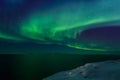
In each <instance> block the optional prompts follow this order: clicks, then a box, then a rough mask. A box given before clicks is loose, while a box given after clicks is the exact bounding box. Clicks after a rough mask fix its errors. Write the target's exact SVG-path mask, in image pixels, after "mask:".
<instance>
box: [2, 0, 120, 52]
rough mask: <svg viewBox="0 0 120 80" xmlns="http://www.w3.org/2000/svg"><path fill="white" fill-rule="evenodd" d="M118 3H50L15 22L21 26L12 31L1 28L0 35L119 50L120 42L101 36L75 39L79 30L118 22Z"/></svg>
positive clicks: (46, 42)
mask: <svg viewBox="0 0 120 80" xmlns="http://www.w3.org/2000/svg"><path fill="white" fill-rule="evenodd" d="M37 7H38V6H37ZM119 7H120V1H119V0H116V1H114V2H113V1H112V0H106V1H104V0H100V1H93V3H92V2H85V1H79V0H78V1H67V2H66V3H64V4H59V5H57V4H56V5H54V6H50V7H49V6H47V9H44V10H41V9H39V7H38V8H35V9H33V10H31V11H30V12H29V14H28V15H27V16H24V18H23V19H22V20H20V21H19V20H18V22H16V23H15V24H17V25H18V27H17V28H15V27H14V28H15V29H13V30H12V31H13V33H12V34H8V32H5V33H3V31H1V33H0V38H2V39H7V40H13V41H18V42H26V41H29V40H30V41H33V42H35V43H38V44H58V45H66V46H68V47H72V48H76V49H81V50H94V51H119V50H120V49H119V45H116V46H117V47H111V45H109V44H107V43H106V42H102V43H100V42H99V40H98V41H97V42H95V41H94V40H93V41H92V42H89V43H85V42H86V41H84V43H83V42H82V41H80V40H77V39H76V36H77V34H79V35H80V34H82V32H83V31H85V30H88V29H92V28H98V27H102V26H103V27H104V26H111V25H112V26H115V25H119V23H120V10H119ZM10 26H11V25H10ZM13 26H14V25H12V27H13ZM101 33H102V32H101ZM13 34H17V36H16V35H13Z"/></svg>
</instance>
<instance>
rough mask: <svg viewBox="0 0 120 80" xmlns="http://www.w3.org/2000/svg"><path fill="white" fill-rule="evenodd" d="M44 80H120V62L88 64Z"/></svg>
mask: <svg viewBox="0 0 120 80" xmlns="http://www.w3.org/2000/svg"><path fill="white" fill-rule="evenodd" d="M43 80H120V60H116V61H104V62H96V63H88V64H85V65H84V66H80V67H78V68H76V69H73V70H69V71H63V72H60V73H57V74H54V75H52V76H50V77H48V78H45V79H43Z"/></svg>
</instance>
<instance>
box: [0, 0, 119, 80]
mask: <svg viewBox="0 0 120 80" xmlns="http://www.w3.org/2000/svg"><path fill="white" fill-rule="evenodd" d="M119 34H120V0H0V54H1V55H0V64H1V66H0V75H1V74H2V77H3V78H4V80H5V78H8V80H10V78H12V80H14V79H15V80H41V79H42V78H45V77H47V76H50V75H52V74H54V73H56V72H59V71H64V70H69V69H73V68H76V67H78V66H81V65H84V64H86V63H88V62H97V61H105V60H113V59H120V55H119V54H120V35H119ZM13 54H14V55H13ZM16 54H17V55H16ZM21 54H22V55H21ZM4 76H6V77H4ZM0 78H1V77H0ZM13 78H14V79H13ZM1 80H2V79H1Z"/></svg>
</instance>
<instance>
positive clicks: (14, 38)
mask: <svg viewBox="0 0 120 80" xmlns="http://www.w3.org/2000/svg"><path fill="white" fill-rule="evenodd" d="M0 38H1V39H7V40H13V41H23V40H24V39H21V38H19V37H13V36H10V35H8V34H3V33H0Z"/></svg>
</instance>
